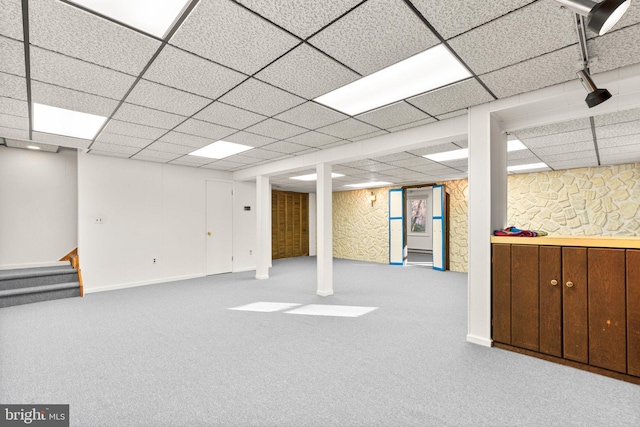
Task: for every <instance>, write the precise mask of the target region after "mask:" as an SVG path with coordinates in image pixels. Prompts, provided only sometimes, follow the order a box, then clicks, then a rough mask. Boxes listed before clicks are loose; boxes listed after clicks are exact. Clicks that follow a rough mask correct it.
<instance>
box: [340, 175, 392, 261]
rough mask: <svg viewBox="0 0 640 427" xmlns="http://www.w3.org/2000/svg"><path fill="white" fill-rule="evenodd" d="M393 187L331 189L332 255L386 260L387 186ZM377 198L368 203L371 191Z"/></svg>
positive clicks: (357, 258)
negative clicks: (333, 191)
mask: <svg viewBox="0 0 640 427" xmlns="http://www.w3.org/2000/svg"><path fill="white" fill-rule="evenodd" d="M391 188H393V187H384V188H374V189H367V190H353V191H340V192H336V193H333V256H334V257H336V258H346V259H355V260H360V261H370V262H380V263H384V264H386V263H388V262H389V190H390V189H391ZM372 191H373V193H374V194H375V195H376V202H375V203H374V204H373V207H371V202H370V201H369V197H370V196H371V192H372Z"/></svg>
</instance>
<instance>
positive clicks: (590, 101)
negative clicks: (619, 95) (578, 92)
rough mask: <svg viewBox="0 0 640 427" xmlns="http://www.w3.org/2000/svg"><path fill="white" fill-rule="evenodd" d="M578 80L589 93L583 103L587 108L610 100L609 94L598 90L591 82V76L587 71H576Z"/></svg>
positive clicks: (603, 90)
mask: <svg viewBox="0 0 640 427" xmlns="http://www.w3.org/2000/svg"><path fill="white" fill-rule="evenodd" d="M577 74H578V78H579V79H580V81H581V82H582V85H583V86H584V88H585V89H586V90H587V92H589V94H588V95H587V97H586V98H585V100H584V102H586V103H587V105H588V106H589V108H591V107H595V106H596V105H599V104H602V103H603V102H604V101H606V100H607V99H609V98H611V93H610V92H609V91H608V90H606V89H598V87H597V86H596V84H595V83H594V82H593V80H591V76H590V75H589V73H588V72H587V70H580V71H578V73H577Z"/></svg>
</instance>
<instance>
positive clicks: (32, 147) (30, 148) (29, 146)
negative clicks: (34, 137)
mask: <svg viewBox="0 0 640 427" xmlns="http://www.w3.org/2000/svg"><path fill="white" fill-rule="evenodd" d="M27 148H28V149H29V150H39V149H40V147H38V146H35V145H27Z"/></svg>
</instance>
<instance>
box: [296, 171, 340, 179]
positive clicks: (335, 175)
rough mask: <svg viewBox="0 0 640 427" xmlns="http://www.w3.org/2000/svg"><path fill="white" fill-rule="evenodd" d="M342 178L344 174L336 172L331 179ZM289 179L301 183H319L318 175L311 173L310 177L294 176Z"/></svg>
mask: <svg viewBox="0 0 640 427" xmlns="http://www.w3.org/2000/svg"><path fill="white" fill-rule="evenodd" d="M341 176H344V174H341V173H335V172H332V173H331V178H340V177H341ZM289 179H297V180H299V181H317V180H318V174H317V173H310V174H309V175H300V176H292V177H291V178H289Z"/></svg>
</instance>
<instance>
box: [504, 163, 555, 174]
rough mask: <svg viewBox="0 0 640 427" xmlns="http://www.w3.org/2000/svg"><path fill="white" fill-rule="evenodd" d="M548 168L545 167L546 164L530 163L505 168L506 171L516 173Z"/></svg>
mask: <svg viewBox="0 0 640 427" xmlns="http://www.w3.org/2000/svg"><path fill="white" fill-rule="evenodd" d="M548 167H549V166H547V164H546V163H530V164H528V165H517V166H509V167H507V171H508V172H518V171H525V170H534V169H546V168H548Z"/></svg>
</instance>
